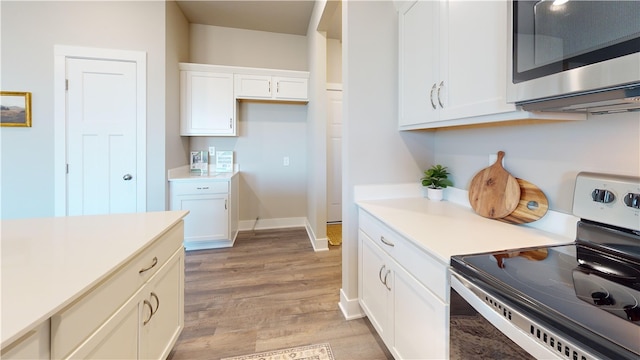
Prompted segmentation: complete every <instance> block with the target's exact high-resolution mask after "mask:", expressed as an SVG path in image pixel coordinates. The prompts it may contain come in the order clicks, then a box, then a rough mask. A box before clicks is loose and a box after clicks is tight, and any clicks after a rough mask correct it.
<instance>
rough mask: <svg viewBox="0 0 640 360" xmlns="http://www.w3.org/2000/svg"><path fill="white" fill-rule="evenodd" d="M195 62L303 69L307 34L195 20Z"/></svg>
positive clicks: (192, 58)
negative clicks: (248, 28) (292, 33)
mask: <svg viewBox="0 0 640 360" xmlns="http://www.w3.org/2000/svg"><path fill="white" fill-rule="evenodd" d="M190 41H191V59H190V62H192V63H203V64H215V65H228V66H246V67H258V68H268V69H285V70H302V71H306V70H307V69H308V67H307V40H306V37H305V36H300V35H289V34H279V33H272V32H266V31H255V30H244V29H234V28H226V27H220V26H210V25H200V24H191V40H190Z"/></svg>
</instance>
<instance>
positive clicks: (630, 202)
mask: <svg viewBox="0 0 640 360" xmlns="http://www.w3.org/2000/svg"><path fill="white" fill-rule="evenodd" d="M624 204H625V205H627V206H628V207H632V208H636V209H640V194H634V193H628V194H627V195H625V196H624Z"/></svg>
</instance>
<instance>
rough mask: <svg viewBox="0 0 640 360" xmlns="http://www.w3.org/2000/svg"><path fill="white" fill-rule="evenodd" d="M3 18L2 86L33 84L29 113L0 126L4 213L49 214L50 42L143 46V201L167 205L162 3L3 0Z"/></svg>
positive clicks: (20, 215)
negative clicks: (23, 122) (28, 119)
mask: <svg viewBox="0 0 640 360" xmlns="http://www.w3.org/2000/svg"><path fill="white" fill-rule="evenodd" d="M0 26H1V30H2V31H1V36H2V38H1V46H2V55H1V56H2V69H1V75H2V83H1V88H2V90H13V91H30V92H32V119H33V127H31V128H7V127H3V128H1V130H0V132H1V133H0V138H1V139H2V145H1V146H2V154H1V166H2V199H1V201H2V208H1V209H2V213H1V217H2V218H24V217H42V216H53V215H54V187H53V186H54V182H53V179H54V175H53V174H54V169H53V163H54V161H53V153H54V151H53V149H54V138H53V133H54V128H53V113H54V107H53V49H54V45H68V46H85V47H96V48H107V49H122V50H136V51H145V52H146V53H147V152H148V155H149V156H148V158H147V197H148V200H147V209H148V210H150V211H151V210H164V209H165V198H166V192H165V176H166V175H165V159H164V153H165V102H166V101H167V100H168V99H167V98H166V97H165V85H166V84H165V3H164V2H161V1H139V2H134V1H127V2H111V1H108V2H80V1H78V2H62V1H42V2H30V1H19V2H13V1H2V14H1V25H0ZM176 100H177V99H176ZM159 154H160V156H158V155H159Z"/></svg>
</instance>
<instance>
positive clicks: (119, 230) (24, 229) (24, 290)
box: [0, 211, 188, 347]
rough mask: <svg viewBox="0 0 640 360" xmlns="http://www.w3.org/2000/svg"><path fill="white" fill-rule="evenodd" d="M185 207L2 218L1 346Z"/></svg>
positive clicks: (120, 260)
mask: <svg viewBox="0 0 640 360" xmlns="http://www.w3.org/2000/svg"><path fill="white" fill-rule="evenodd" d="M187 214H188V211H163V212H148V213H134V214H115V215H94V216H69V217H53V218H36V219H18V220H3V221H2V222H1V224H0V226H1V229H0V230H1V231H2V237H1V238H0V249H1V253H2V254H1V257H2V262H1V263H0V266H1V267H0V270H1V276H2V280H1V281H2V282H1V286H2V290H1V291H2V302H1V309H0V313H1V314H2V320H1V322H2V328H1V332H2V334H1V336H2V343H1V346H2V347H5V346H6V345H8V344H10V343H11V342H13V341H15V340H16V339H18V338H19V337H20V336H22V335H24V334H26V333H27V332H28V331H30V330H31V329H33V328H35V327H36V326H37V325H39V324H40V323H42V322H43V321H45V320H47V319H48V318H49V317H51V316H52V315H54V314H55V313H56V312H58V311H59V310H61V309H62V308H63V307H65V306H66V305H67V304H69V303H71V302H72V301H74V300H75V299H77V298H78V297H79V296H80V295H82V294H83V293H84V292H85V291H87V290H89V289H90V288H91V287H93V286H94V285H95V284H97V283H98V282H100V281H101V280H102V279H104V278H105V277H106V276H107V275H108V274H109V273H111V272H112V271H113V270H115V269H117V268H119V267H120V266H122V265H123V264H124V263H126V262H127V261H129V260H130V259H132V258H133V257H134V256H135V255H137V254H138V253H139V252H140V251H142V249H143V248H145V247H146V246H147V245H149V244H151V243H152V242H153V241H154V240H155V239H157V238H158V237H159V236H160V235H162V234H163V233H164V232H165V231H166V230H168V229H169V228H170V227H171V226H173V225H175V224H177V223H178V222H179V221H180V220H181V219H182V218H184V217H185V216H186V215H187Z"/></svg>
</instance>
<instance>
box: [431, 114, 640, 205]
mask: <svg viewBox="0 0 640 360" xmlns="http://www.w3.org/2000/svg"><path fill="white" fill-rule="evenodd" d="M435 137H436V145H435V160H436V162H438V163H441V164H444V165H447V166H449V168H450V170H451V172H452V174H453V175H452V180H453V181H454V185H455V187H457V188H461V189H468V187H469V183H470V182H471V179H472V178H473V176H474V175H475V174H476V173H477V172H478V171H480V170H482V169H483V168H485V167H487V166H488V165H489V158H488V156H489V154H490V153H497V152H498V151H499V150H503V151H505V153H506V156H505V168H506V170H507V171H509V172H510V173H511V174H512V175H514V176H516V177H519V178H522V179H525V180H527V181H529V182H531V183H533V184H535V185H537V186H538V187H539V188H540V189H541V190H542V191H543V192H544V193H545V195H546V196H547V198H548V199H549V207H550V208H551V209H552V210H555V211H560V212H564V213H567V214H571V208H572V204H573V190H574V182H575V178H576V174H577V173H578V172H580V171H594V172H603V173H611V174H625V175H634V176H640V114H638V113H626V114H614V115H600V116H591V115H590V116H589V117H588V118H587V120H586V121H570V122H552V123H535V124H523V125H506V126H489V127H478V128H468V129H452V130H446V131H438V132H436V136H435Z"/></svg>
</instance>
